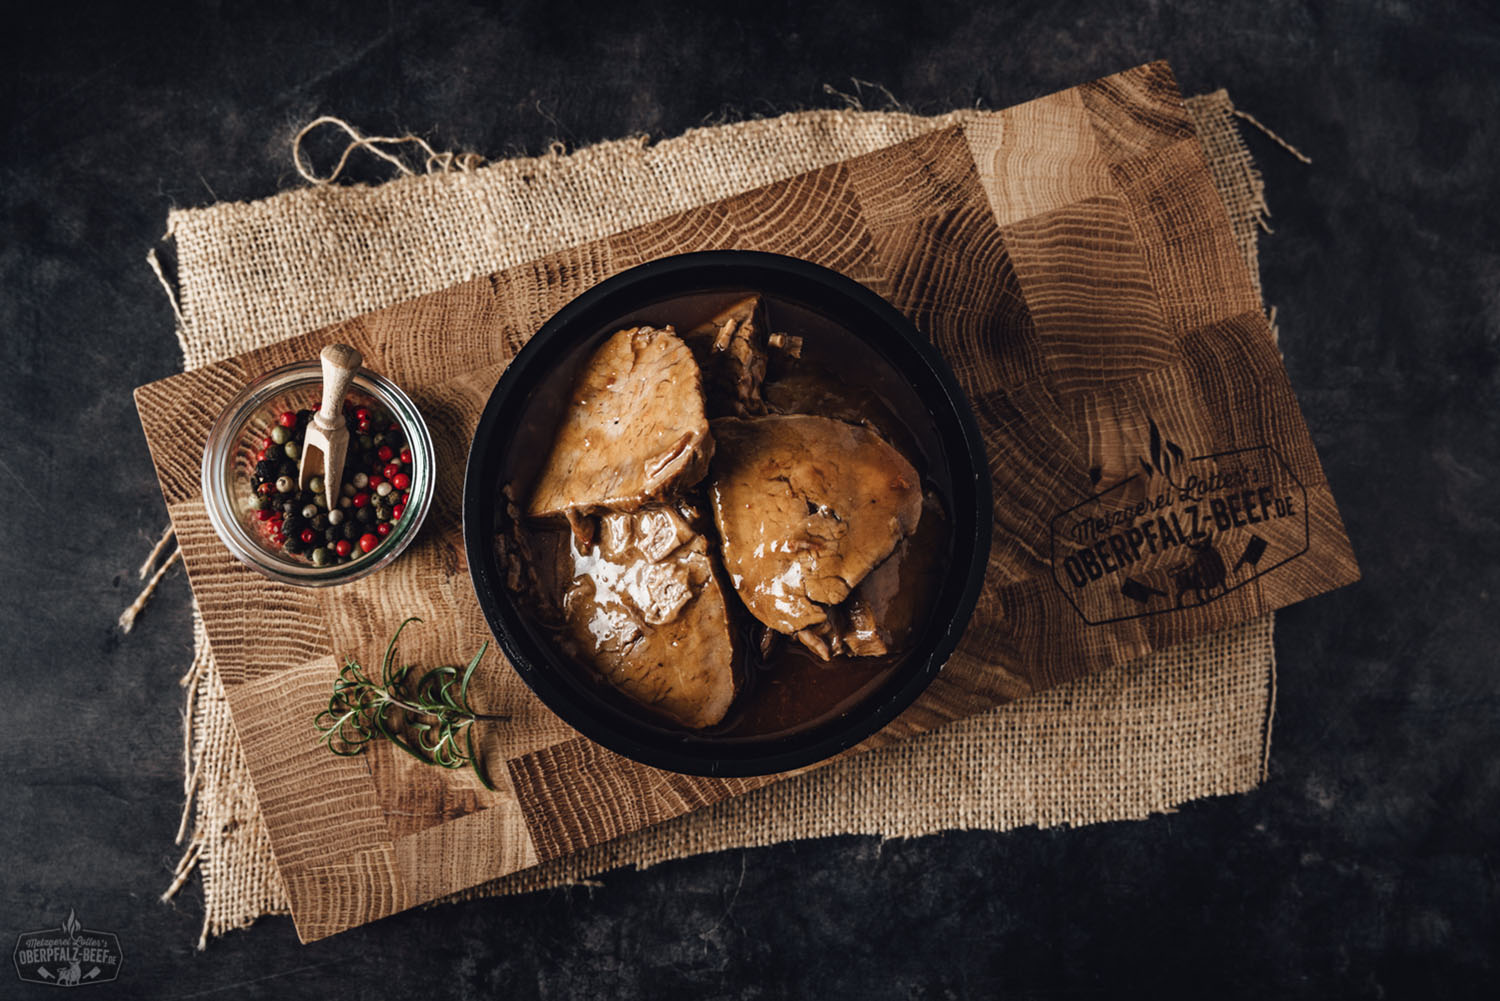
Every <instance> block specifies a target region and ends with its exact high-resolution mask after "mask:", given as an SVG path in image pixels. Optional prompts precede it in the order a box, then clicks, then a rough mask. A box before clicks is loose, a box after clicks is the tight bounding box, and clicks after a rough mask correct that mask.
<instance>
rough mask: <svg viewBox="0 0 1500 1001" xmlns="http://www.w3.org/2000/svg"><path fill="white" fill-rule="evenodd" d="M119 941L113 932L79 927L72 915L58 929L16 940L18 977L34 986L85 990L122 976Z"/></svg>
mask: <svg viewBox="0 0 1500 1001" xmlns="http://www.w3.org/2000/svg"><path fill="white" fill-rule="evenodd" d="M122 959H124V956H123V955H122V954H121V953H120V940H119V939H118V938H116V937H115V935H114V933H113V932H107V931H95V930H93V929H92V928H84V927H82V926H81V925H80V923H79V921H78V918H77V916H76V915H75V914H74V913H73V911H71V910H69V911H68V918H67V920H66V921H64V922H63V923H62V924H61V925H59V926H58V927H56V928H47V929H43V930H42V931H29V932H23V933H22V934H21V936H20V937H19V938H17V939H16V952H15V963H16V976H18V977H20V978H21V979H22V980H25V981H27V982H29V983H33V984H51V985H52V986H53V987H82V986H83V985H85V984H102V983H106V982H108V981H110V980H113V979H115V978H116V977H118V976H119V975H120V962H121V960H122Z"/></svg>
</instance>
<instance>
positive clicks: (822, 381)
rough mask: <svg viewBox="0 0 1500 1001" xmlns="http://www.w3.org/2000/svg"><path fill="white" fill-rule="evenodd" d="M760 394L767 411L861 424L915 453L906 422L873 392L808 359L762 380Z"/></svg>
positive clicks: (899, 449)
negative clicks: (766, 380)
mask: <svg viewBox="0 0 1500 1001" xmlns="http://www.w3.org/2000/svg"><path fill="white" fill-rule="evenodd" d="M761 396H762V398H763V399H764V400H765V402H766V413H769V414H817V415H818V416H820V417H832V418H834V419H835V420H841V421H847V422H848V423H850V424H863V425H865V426H866V427H868V428H872V429H873V430H874V431H875V433H876V434H878V435H880V437H882V438H884V439H885V440H886V441H888V442H890V443H891V444H892V445H894V446H895V447H896V449H897V450H898V451H899V452H901V454H902V455H915V454H917V449H916V447H915V446H916V443H915V442H913V441H912V440H911V435H910V432H909V431H907V429H906V425H905V424H903V423H902V422H901V421H900V419H898V418H897V417H896V415H895V414H894V413H893V412H892V411H891V408H890V407H889V406H887V405H886V402H885V401H884V400H882V399H881V398H880V397H879V396H878V395H877V394H875V393H873V392H871V391H870V390H869V389H867V388H865V387H864V386H862V385H860V384H859V383H858V382H857V381H853V380H851V379H849V377H848V376H847V375H844V376H840V375H838V374H836V373H834V372H830V371H828V370H827V369H824V368H822V367H821V366H818V365H815V364H811V363H810V362H801V363H799V364H797V365H796V366H795V367H793V368H792V369H791V370H790V371H788V372H786V373H785V374H783V375H780V376H778V377H777V378H775V379H773V380H771V381H769V382H767V383H765V385H763V386H762V387H761Z"/></svg>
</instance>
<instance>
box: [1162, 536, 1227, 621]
mask: <svg viewBox="0 0 1500 1001" xmlns="http://www.w3.org/2000/svg"><path fill="white" fill-rule="evenodd" d="M1188 548H1189V549H1191V550H1192V552H1193V555H1192V557H1191V558H1190V559H1188V560H1186V561H1184V562H1182V563H1179V564H1177V565H1176V566H1175V567H1172V568H1171V569H1170V570H1168V571H1167V576H1169V577H1171V578H1172V584H1173V585H1174V586H1175V587H1176V588H1177V602H1176V605H1175V606H1174V607H1176V608H1181V607H1182V605H1183V600H1184V599H1185V598H1186V597H1187V593H1188V592H1189V591H1193V592H1195V593H1196V595H1197V599H1198V600H1197V604H1199V605H1203V604H1207V603H1208V602H1209V600H1210V599H1211V596H1212V593H1213V590H1214V589H1215V588H1222V587H1224V586H1225V583H1224V582H1225V578H1226V577H1227V576H1228V574H1227V573H1226V572H1225V570H1224V558H1223V557H1222V556H1220V555H1219V551H1218V550H1217V549H1215V548H1214V544H1213V540H1212V539H1208V538H1204V539H1203V540H1202V541H1201V542H1192V543H1189V544H1188Z"/></svg>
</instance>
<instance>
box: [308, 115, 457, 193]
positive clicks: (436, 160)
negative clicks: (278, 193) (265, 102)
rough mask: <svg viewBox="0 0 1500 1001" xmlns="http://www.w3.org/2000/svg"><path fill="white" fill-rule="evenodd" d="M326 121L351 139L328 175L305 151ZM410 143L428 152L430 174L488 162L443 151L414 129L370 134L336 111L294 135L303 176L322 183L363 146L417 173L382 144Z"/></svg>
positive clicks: (330, 179)
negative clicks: (399, 133) (396, 133)
mask: <svg viewBox="0 0 1500 1001" xmlns="http://www.w3.org/2000/svg"><path fill="white" fill-rule="evenodd" d="M324 125H332V126H335V127H337V128H339V129H342V130H343V132H344V134H345V135H347V136H348V137H349V143H348V145H346V146H345V147H344V152H343V154H342V155H340V156H339V160H338V163H336V164H334V166H333V171H332V172H331V173H329V174H328V176H326V177H323V176H319V174H318V173H317V171H316V170H315V169H314V168H313V166H312V163H311V162H310V161H309V160H307V159H305V158H304V156H303V153H302V143H303V141H304V140H306V139H307V137H308V135H310V134H311V133H312V132H313V130H315V129H317V128H319V127H321V126H324ZM407 144H414V145H416V146H417V147H419V148H420V149H421V150H422V152H423V153H425V154H427V159H426V162H425V164H424V165H425V167H426V170H427V173H429V174H446V173H449V172H451V171H454V170H457V171H460V172H462V173H468V172H470V171H472V170H475V169H476V168H478V167H482V166H484V162H485V160H484V157H482V156H480V155H479V154H478V153H455V152H453V151H451V150H450V151H447V152H443V153H439V152H438V151H437V150H435V149H433V148H432V146H431V145H430V144H429V143H428V142H427V140H425V139H423V138H422V137H421V136H414V135H412V134H410V133H407V134H406V135H404V136H367V135H364V134H363V133H361V132H360V131H359V130H358V129H356V128H355V127H354V126H352V125H350V124H349V123H348V122H346V121H344V120H343V119H342V118H339V117H337V116H335V115H323V116H321V117H319V118H314V119H313V120H312V121H310V122H308V123H307V124H306V125H304V126H302V129H301V131H299V132H298V133H297V134H296V136H294V137H293V138H292V164H293V165H294V166H295V167H296V168H297V173H299V174H301V175H302V179H303V180H305V181H307V182H308V183H309V184H316V185H319V186H322V185H326V184H332V183H333V182H334V181H336V180H338V179H339V177H340V176H341V175H342V174H343V172H344V167H345V166H346V165H347V164H348V163H349V157H351V156H353V155H354V152H355V150H361V149H362V150H365V151H366V152H368V153H373V154H374V155H375V156H378V157H380V159H382V160H384V161H385V162H386V163H389V164H391V165H392V166H394V167H395V168H396V169H397V170H399V171H400V172H401V173H402V174H403V175H405V176H407V177H411V176H414V175H415V174H416V171H414V170H412V169H411V168H410V167H409V166H407V165H406V162H405V161H404V160H402V159H401V158H400V157H398V156H396V155H394V154H392V153H388V152H387V151H386V150H384V149H382V148H381V147H382V146H392V147H400V146H403V145H407Z"/></svg>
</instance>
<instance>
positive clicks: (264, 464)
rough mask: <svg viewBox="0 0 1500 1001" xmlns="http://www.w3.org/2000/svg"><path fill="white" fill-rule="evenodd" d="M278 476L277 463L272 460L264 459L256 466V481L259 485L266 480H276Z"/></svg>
mask: <svg viewBox="0 0 1500 1001" xmlns="http://www.w3.org/2000/svg"><path fill="white" fill-rule="evenodd" d="M276 476H277V473H276V463H274V462H272V461H271V460H270V459H262V460H261V461H260V462H257V463H256V464H255V480H256V484H257V485H259V484H261V483H264V482H265V481H266V480H274V479H276Z"/></svg>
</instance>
